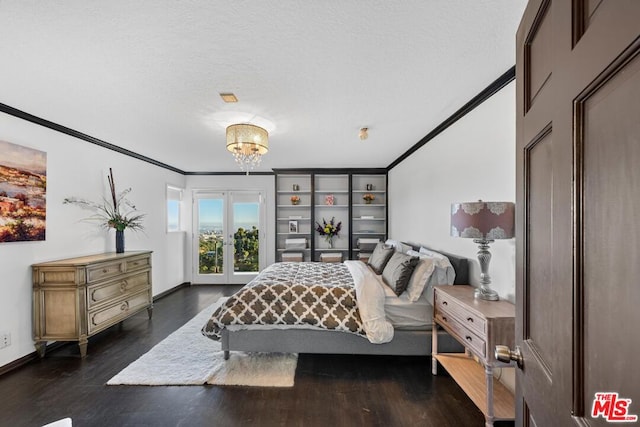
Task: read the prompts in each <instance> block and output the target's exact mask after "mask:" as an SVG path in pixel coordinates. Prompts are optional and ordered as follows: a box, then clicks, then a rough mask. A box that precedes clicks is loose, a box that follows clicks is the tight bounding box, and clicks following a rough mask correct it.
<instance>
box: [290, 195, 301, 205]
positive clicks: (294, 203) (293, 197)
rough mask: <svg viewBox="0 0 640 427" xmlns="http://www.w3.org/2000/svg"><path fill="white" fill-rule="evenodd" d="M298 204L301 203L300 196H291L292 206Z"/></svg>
mask: <svg viewBox="0 0 640 427" xmlns="http://www.w3.org/2000/svg"><path fill="white" fill-rule="evenodd" d="M298 203H300V196H295V195H294V196H291V204H292V205H297V204H298Z"/></svg>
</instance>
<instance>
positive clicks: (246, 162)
mask: <svg viewBox="0 0 640 427" xmlns="http://www.w3.org/2000/svg"><path fill="white" fill-rule="evenodd" d="M227 150H229V151H230V152H231V153H232V154H233V157H234V159H235V160H236V163H237V164H238V165H239V166H240V169H241V170H243V171H246V172H247V175H249V171H250V170H253V168H255V167H256V166H258V165H259V164H260V161H261V160H262V155H263V154H267V151H269V133H268V132H267V131H266V130H265V129H263V128H261V127H259V126H255V125H252V124H249V123H241V124H236V125H231V126H229V127H227Z"/></svg>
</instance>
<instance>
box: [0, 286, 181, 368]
mask: <svg viewBox="0 0 640 427" xmlns="http://www.w3.org/2000/svg"><path fill="white" fill-rule="evenodd" d="M189 286H191V282H184V283H181V284H179V285H178V286H174V287H173V288H171V289H167V290H166V291H164V292H161V293H159V294H158V295H156V296H154V297H153V301H154V302H155V301H158V300H159V299H161V298H164V297H166V296H168V295H170V294H172V293H174V292H176V291H177V290H179V289H182V288H186V287H189ZM69 343H70V342H68V341H55V342H52V343H50V344H47V348H46V349H45V353H49V352H50V351H53V350H56V349H58V348H60V347H62V346H63V345H67V344H69ZM76 344H77V343H76ZM39 358H40V356H38V353H37V352H36V351H35V350H34V351H33V353H29V354H27V355H25V356H22V357H21V358H19V359H16V360H14V361H13V362H9V363H7V364H6V365H4V366H0V376H2V375H4V374H6V373H9V372H11V371H13V370H15V369H18V368H20V367H22V366H24V365H26V364H27V363H30V362H33V361H35V360H38V359H39Z"/></svg>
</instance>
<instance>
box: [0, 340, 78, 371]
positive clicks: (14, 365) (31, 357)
mask: <svg viewBox="0 0 640 427" xmlns="http://www.w3.org/2000/svg"><path fill="white" fill-rule="evenodd" d="M66 344H69V342H67V341H55V342H52V343H50V344H47V348H46V349H45V353H48V352H49V351H53V350H57V349H58V348H60V347H62V346H63V345H66ZM38 359H40V356H38V353H37V352H36V351H35V350H34V351H33V353H29V354H27V355H26V356H22V357H21V358H19V359H16V360H14V361H13V362H9V363H7V364H6V365H4V366H0V377H1V376H3V375H4V374H6V373H9V372H11V371H13V370H15V369H18V368H20V367H21V366H24V365H26V364H27V363H30V362H33V361H35V360H38Z"/></svg>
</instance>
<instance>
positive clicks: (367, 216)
mask: <svg viewBox="0 0 640 427" xmlns="http://www.w3.org/2000/svg"><path fill="white" fill-rule="evenodd" d="M374 218H375V217H374V216H373V215H360V219H374Z"/></svg>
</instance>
